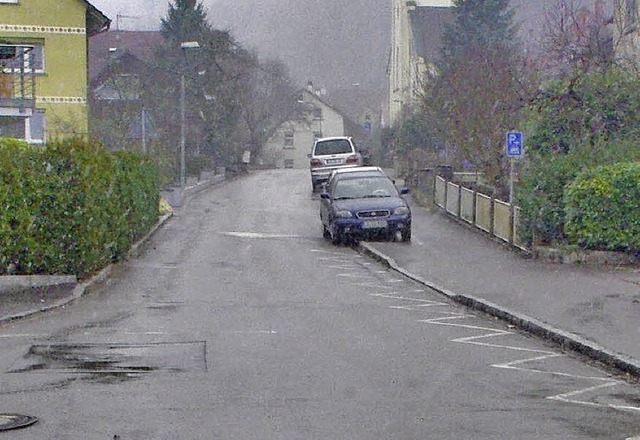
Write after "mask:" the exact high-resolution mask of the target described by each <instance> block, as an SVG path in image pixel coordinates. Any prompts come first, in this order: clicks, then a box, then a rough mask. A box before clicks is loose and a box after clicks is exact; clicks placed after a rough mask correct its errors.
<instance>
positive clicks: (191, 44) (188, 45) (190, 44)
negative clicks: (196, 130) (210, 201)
mask: <svg viewBox="0 0 640 440" xmlns="http://www.w3.org/2000/svg"><path fill="white" fill-rule="evenodd" d="M199 48H200V44H198V42H197V41H185V42H183V43H180V49H182V52H183V53H184V54H185V60H186V51H187V50H189V49H199ZM185 106H186V104H185V79H184V69H182V75H180V186H182V187H184V186H185V185H186V183H187V176H186V172H187V164H186V160H185V143H186V139H185V138H186V131H187V127H186V125H187V123H186V108H185Z"/></svg>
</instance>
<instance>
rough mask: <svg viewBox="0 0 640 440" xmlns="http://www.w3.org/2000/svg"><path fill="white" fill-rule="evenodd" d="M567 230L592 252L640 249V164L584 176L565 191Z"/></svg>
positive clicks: (610, 167) (598, 171) (621, 165)
mask: <svg viewBox="0 0 640 440" xmlns="http://www.w3.org/2000/svg"><path fill="white" fill-rule="evenodd" d="M564 202H565V206H566V208H565V210H566V218H565V230H566V233H567V236H568V237H569V239H570V240H572V241H574V242H576V243H578V244H580V245H582V246H584V247H586V248H590V249H605V250H626V251H628V250H638V249H640V163H620V164H615V165H608V166H601V167H597V168H595V169H593V170H590V171H586V172H583V173H581V174H580V175H579V176H578V177H577V178H576V179H575V180H574V181H573V182H572V183H571V184H570V185H569V186H567V189H566V191H565V197H564Z"/></svg>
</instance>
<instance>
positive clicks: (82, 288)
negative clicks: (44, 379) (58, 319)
mask: <svg viewBox="0 0 640 440" xmlns="http://www.w3.org/2000/svg"><path fill="white" fill-rule="evenodd" d="M172 216H173V213H172V212H170V213H168V214H165V215H163V216H162V217H160V219H159V220H158V222H157V223H156V224H155V225H154V226H153V228H151V230H150V231H149V232H148V233H147V234H146V235H145V236H144V237H142V238H141V239H140V240H138V241H137V242H136V243H135V244H134V245H133V246H132V247H131V249H130V250H129V252H128V253H127V258H130V257H135V256H137V255H139V254H140V252H141V250H142V247H143V245H144V244H145V243H146V242H147V241H148V240H149V238H151V236H152V235H153V234H154V233H155V232H156V231H157V230H158V229H160V228H161V227H162V226H163V225H164V224H165V223H166V222H167V221H168V220H169V219H170V218H171V217H172ZM113 266H114V265H113V264H110V265H108V266H107V267H105V268H104V269H102V270H101V271H100V272H98V273H96V274H95V275H94V276H92V277H91V278H90V279H88V280H87V281H85V282H82V283H79V284H77V285H76V286H75V287H74V289H73V291H72V292H71V294H70V295H69V296H67V297H66V298H62V299H59V300H58V301H55V302H52V303H51V304H47V305H45V306H42V307H37V308H33V309H31V310H25V311H23V312H19V313H14V314H12V315H9V316H5V317H0V325H2V324H6V323H8V322H11V321H16V320H18V319H23V318H27V317H29V316H33V315H36V314H39V313H43V312H47V311H49V310H53V309H57V308H60V307H64V306H66V305H67V304H69V303H70V302H72V301H75V300H77V299H78V298H80V297H82V296H83V295H84V294H85V293H87V292H88V291H89V290H91V288H92V287H95V286H96V285H98V284H100V283H102V282H104V281H105V280H106V279H107V278H108V277H109V275H110V274H111V271H112V270H113Z"/></svg>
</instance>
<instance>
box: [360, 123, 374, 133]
mask: <svg viewBox="0 0 640 440" xmlns="http://www.w3.org/2000/svg"><path fill="white" fill-rule="evenodd" d="M372 128H373V127H372V126H371V122H369V121H366V122H365V123H364V124H362V131H363V132H364V133H365V134H371V130H372Z"/></svg>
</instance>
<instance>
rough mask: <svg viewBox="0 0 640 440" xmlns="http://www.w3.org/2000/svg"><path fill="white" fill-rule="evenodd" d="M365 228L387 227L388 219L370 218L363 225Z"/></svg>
mask: <svg viewBox="0 0 640 440" xmlns="http://www.w3.org/2000/svg"><path fill="white" fill-rule="evenodd" d="M362 227H363V228H364V229H381V228H386V227H387V221H386V220H368V221H365V222H364V224H363V225H362Z"/></svg>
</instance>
